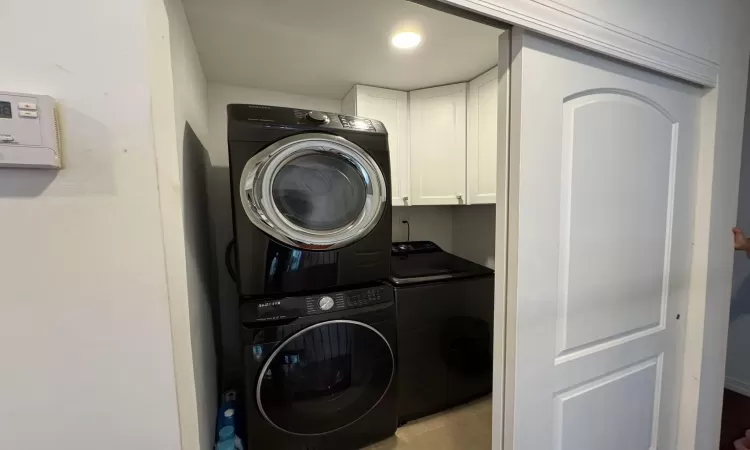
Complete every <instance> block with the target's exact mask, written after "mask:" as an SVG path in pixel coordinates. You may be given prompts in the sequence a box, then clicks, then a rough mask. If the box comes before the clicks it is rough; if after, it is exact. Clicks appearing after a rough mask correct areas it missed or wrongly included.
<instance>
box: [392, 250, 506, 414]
mask: <svg viewBox="0 0 750 450" xmlns="http://www.w3.org/2000/svg"><path fill="white" fill-rule="evenodd" d="M391 273H392V274H391V283H392V284H393V286H394V291H395V298H396V305H397V310H398V363H399V372H398V382H399V399H398V403H399V421H400V422H401V423H403V422H407V421H409V420H412V419H416V418H418V417H422V416H425V415H427V414H432V413H434V412H437V411H440V410H443V409H446V408H449V407H451V406H455V405H458V404H461V403H465V402H467V401H469V400H472V399H474V398H477V397H481V396H484V395H487V394H489V393H490V392H491V391H492V339H493V322H494V320H493V315H494V307H493V305H494V298H495V297H494V292H495V286H494V284H495V276H494V271H493V270H492V269H489V268H487V267H484V266H481V265H479V264H475V263H473V262H471V261H467V260H465V259H463V258H460V257H458V256H456V255H453V254H451V253H448V252H446V251H443V250H442V249H441V248H440V247H439V246H437V245H436V244H435V243H434V242H429V241H419V242H397V243H394V244H393V256H392V260H391Z"/></svg>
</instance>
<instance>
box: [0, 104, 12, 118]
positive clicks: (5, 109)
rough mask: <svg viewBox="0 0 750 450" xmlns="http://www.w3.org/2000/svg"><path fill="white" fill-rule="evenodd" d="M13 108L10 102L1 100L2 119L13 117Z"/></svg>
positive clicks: (0, 116) (0, 111)
mask: <svg viewBox="0 0 750 450" xmlns="http://www.w3.org/2000/svg"><path fill="white" fill-rule="evenodd" d="M12 118H13V110H12V109H11V108H10V102H0V119H12Z"/></svg>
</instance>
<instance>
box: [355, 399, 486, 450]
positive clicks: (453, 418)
mask: <svg viewBox="0 0 750 450" xmlns="http://www.w3.org/2000/svg"><path fill="white" fill-rule="evenodd" d="M491 447H492V398H491V397H485V398H482V399H479V400H476V401H474V402H471V403H469V404H466V405H462V406H458V407H456V408H453V409H450V410H448V411H443V412H440V413H437V414H433V415H431V416H427V417H423V418H421V419H418V420H415V421H412V422H409V423H407V424H405V425H404V426H402V427H401V428H399V429H398V430H397V431H396V435H395V436H392V437H390V438H388V439H386V440H384V441H381V442H378V443H376V444H374V445H371V446H369V447H366V450H488V449H490V448H491Z"/></svg>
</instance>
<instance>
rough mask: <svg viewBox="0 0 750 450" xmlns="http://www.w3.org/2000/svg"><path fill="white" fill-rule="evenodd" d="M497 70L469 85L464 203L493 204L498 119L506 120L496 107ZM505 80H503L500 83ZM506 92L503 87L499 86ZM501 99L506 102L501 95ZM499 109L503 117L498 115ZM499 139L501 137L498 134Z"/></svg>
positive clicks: (497, 101)
mask: <svg viewBox="0 0 750 450" xmlns="http://www.w3.org/2000/svg"><path fill="white" fill-rule="evenodd" d="M499 73H500V71H499V69H498V68H497V67H493V68H492V69H490V70H489V71H487V72H485V73H484V74H482V75H480V76H479V77H477V78H475V79H474V80H472V81H471V82H470V83H469V103H468V116H469V117H468V130H467V137H466V185H467V186H466V187H467V191H468V192H467V203H468V204H470V205H471V204H478V203H495V194H496V192H497V154H498V144H499V143H501V141H499V140H498V119H499V118H502V119H503V120H502V122H503V129H502V131H504V130H505V128H504V125H505V124H504V122H505V121H506V120H505V119H507V117H506V114H505V113H504V112H505V110H504V108H505V106H506V104H505V102H503V104H502V105H501V104H500V101H499V97H498V94H500V93H501V91H502V89H501V85H500V80H499ZM506 78H507V77H504V81H505V79H506ZM502 84H503V86H504V87H505V88H506V89H507V83H505V82H504V83H502ZM502 97H503V98H506V97H505V96H504V95H503V96H502ZM499 108H503V114H499V112H500V111H499ZM502 134H503V136H504V135H505V133H504V132H503V133H502Z"/></svg>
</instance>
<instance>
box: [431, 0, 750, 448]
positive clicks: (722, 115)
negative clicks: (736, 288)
mask: <svg viewBox="0 0 750 450" xmlns="http://www.w3.org/2000/svg"><path fill="white" fill-rule="evenodd" d="M442 1H443V2H444V3H448V4H452V5H453V6H457V7H460V8H462V9H464V10H468V11H470V12H472V13H477V14H480V15H483V16H486V17H491V18H494V19H497V20H501V21H504V22H505V23H509V24H512V25H522V26H526V27H528V28H531V29H534V30H537V31H540V32H542V33H543V34H546V35H551V36H553V37H557V38H560V39H562V40H565V41H567V42H572V43H573V44H575V45H579V46H582V47H585V48H588V49H592V50H596V51H598V52H600V53H604V54H606V55H609V56H612V57H615V58H617V59H622V60H625V61H628V62H631V63H635V64H637V65H640V66H644V67H647V68H650V69H655V70H657V71H659V72H662V73H666V74H668V75H672V76H676V77H678V78H681V79H683V80H687V81H691V82H698V83H699V84H701V85H703V86H704V87H707V89H705V90H704V95H703V97H702V98H701V100H700V119H699V129H698V130H697V132H698V134H699V136H698V142H699V150H698V164H697V169H696V179H695V189H696V191H695V199H696V201H695V213H694V214H695V218H694V221H695V222H694V231H693V249H692V269H691V276H690V288H689V291H690V294H689V299H688V308H687V309H688V317H687V318H686V331H685V335H686V339H685V348H684V355H683V372H682V374H683V380H682V392H681V395H680V407H679V424H678V427H679V428H678V438H677V448H696V449H703V448H713V447H715V446H716V444H718V442H719V435H720V424H721V407H722V402H723V390H724V374H725V367H724V363H725V360H726V345H727V334H728V322H729V306H730V298H731V278H732V265H733V253H734V251H733V248H732V244H731V239H730V233H729V230H730V228H731V227H732V226H733V225H734V222H735V219H736V214H737V200H738V190H739V177H740V161H741V155H742V143H743V141H742V140H743V131H744V130H743V128H744V116H745V107H746V105H745V97H746V92H747V88H748V84H747V82H748V59H749V56H750V36H747V35H746V34H745V33H744V32H743V30H744V26H745V24H746V23H747V22H748V21H749V20H750V5H745V4H742V3H741V2H738V1H735V0H726V2H725V10H724V19H725V20H724V21H723V23H724V28H723V36H722V43H723V44H724V45H722V52H721V55H720V57H719V61H720V63H721V66H720V70H719V66H717V67H716V74H715V77H714V78H713V79H706V78H705V77H697V78H696V77H694V76H690V75H689V74H688V73H685V72H683V71H680V70H675V68H674V67H672V68H668V67H665V66H664V65H663V64H654V62H653V60H651V61H648V60H647V59H648V54H649V51H645V50H644V49H643V47H642V46H641V45H639V44H637V43H632V42H631V43H629V44H628V43H626V44H628V45H624V46H623V47H622V48H619V49H618V48H609V47H607V46H603V45H598V46H597V45H591V44H590V43H589V44H588V45H587V43H586V42H582V38H581V37H580V36H579V37H578V39H577V40H576V39H570V36H572V35H571V34H570V33H569V30H567V31H566V29H564V28H562V29H561V28H559V27H557V28H555V29H554V30H553V31H555V32H550V28H549V26H550V23H545V24H538V23H534V22H533V20H531V21H530V19H532V16H523V17H518V16H517V15H516V14H514V13H513V11H512V10H510V9H507V8H503V7H500V6H498V5H497V4H490V3H489V2H486V1H481V0H442ZM419 3H429V2H425V1H424V0H423V1H420V2H419ZM440 9H442V10H443V11H447V12H451V13H453V14H456V15H461V14H460V13H456V12H452V11H451V10H450V8H445V7H443V8H440ZM563 14H564V13H562V12H559V11H558V13H555V14H553V15H556V16H558V19H560V18H561V17H562V15H563ZM557 21H558V22H560V21H561V20H557ZM552 22H555V21H554V20H553V21H552ZM561 30H562V31H561ZM561 34H563V35H567V36H568V39H565V38H564V37H563V36H561ZM509 35H510V33H504V34H503V36H504V37H505V38H509ZM503 36H501V42H502V39H503ZM600 44H601V43H600ZM507 47H508V48H509V47H510V46H509V45H508V46H507ZM626 47H627V50H628V51H629V54H628V55H624V54H623V53H622V50H626ZM501 58H502V54H501ZM501 62H502V60H501ZM709 78H711V77H710V76H709ZM510 115H511V117H512V116H513V115H514V114H513V111H510ZM499 125H503V124H499ZM499 129H500V127H499ZM749 139H750V137H749ZM510 170H512V167H511V166H510V165H509V161H508V154H507V151H506V152H505V154H504V155H503V154H499V155H498V197H497V216H496V236H495V249H496V250H495V251H496V255H495V261H496V273H498V274H504V276H499V277H496V285H495V296H496V297H495V323H496V324H503V323H506V317H507V315H508V314H513V313H514V311H513V310H511V309H510V308H512V306H511V305H507V304H506V297H505V293H506V292H507V290H508V289H513V288H514V286H509V285H508V280H509V279H510V280H512V279H513V278H514V277H513V276H509V275H513V274H509V273H508V271H512V270H514V267H513V266H509V265H508V264H507V262H508V260H512V259H515V258H517V256H518V255H517V249H515V250H514V248H513V246H508V242H509V236H510V237H511V238H512V236H513V233H514V230H511V229H509V228H508V210H509V207H514V206H516V205H513V204H511V203H510V202H512V201H513V197H512V196H509V190H510V189H512V188H513V187H512V186H509V185H508V180H509V171H510ZM516 188H517V187H516ZM514 252H515V253H514ZM709 299H710V301H709ZM498 328H499V327H496V328H495V334H494V348H495V355H494V360H495V361H496V363H495V368H494V369H493V372H494V374H493V377H494V379H493V385H494V388H493V390H494V395H493V419H492V424H493V444H492V448H493V450H502V449H503V439H504V429H505V426H506V425H507V424H506V418H505V416H506V411H505V405H506V399H509V400H512V396H513V392H512V391H511V392H506V390H505V383H506V382H512V381H513V379H512V377H513V374H506V373H505V371H506V368H507V366H508V365H507V362H508V361H506V358H507V357H508V355H506V351H505V335H506V333H514V330H512V329H508V328H507V327H506V328H504V329H502V330H501V331H499V330H498ZM511 356H512V355H511ZM498 362H499V363H500V364H501V367H500V368H499V370H498V367H497V365H498ZM508 420H509V421H512V416H510V417H508ZM509 423H511V422H509ZM505 450H514V449H505Z"/></svg>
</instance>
